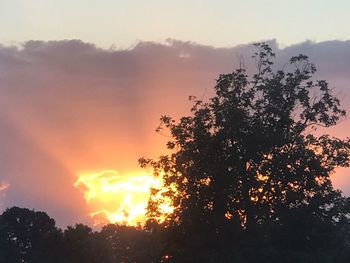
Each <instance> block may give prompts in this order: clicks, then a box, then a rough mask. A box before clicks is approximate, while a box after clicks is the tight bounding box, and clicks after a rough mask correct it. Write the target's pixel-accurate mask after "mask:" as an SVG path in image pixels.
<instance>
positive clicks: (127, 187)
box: [74, 170, 173, 226]
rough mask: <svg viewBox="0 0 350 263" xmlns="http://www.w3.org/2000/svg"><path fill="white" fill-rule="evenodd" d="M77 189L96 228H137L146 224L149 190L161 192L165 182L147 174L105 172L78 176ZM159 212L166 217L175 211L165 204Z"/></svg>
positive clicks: (168, 204) (163, 203)
mask: <svg viewBox="0 0 350 263" xmlns="http://www.w3.org/2000/svg"><path fill="white" fill-rule="evenodd" d="M74 186H76V187H78V188H79V189H81V191H82V192H83V193H84V197H85V200H86V202H87V203H88V205H89V207H90V209H91V211H93V212H92V213H91V214H90V216H91V218H92V219H93V220H94V223H95V225H100V224H106V223H118V224H123V225H128V226H138V225H143V224H144V223H145V220H146V209H147V204H148V200H149V197H150V190H151V189H152V188H156V189H161V188H162V179H161V178H155V177H154V176H151V175H148V174H145V173H132V174H127V175H120V174H119V173H118V172H117V171H115V170H103V171H100V172H95V173H81V174H79V177H78V180H77V181H76V182H75V184H74ZM159 198H161V196H159ZM160 209H161V211H163V212H164V214H169V213H171V212H172V211H173V209H172V207H171V206H170V203H169V202H168V203H167V202H162V206H161V207H160ZM160 221H162V218H160Z"/></svg>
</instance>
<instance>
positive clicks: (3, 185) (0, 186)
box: [0, 182, 10, 192]
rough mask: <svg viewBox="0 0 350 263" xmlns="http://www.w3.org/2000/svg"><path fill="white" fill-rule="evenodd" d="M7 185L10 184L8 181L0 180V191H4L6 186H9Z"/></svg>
mask: <svg viewBox="0 0 350 263" xmlns="http://www.w3.org/2000/svg"><path fill="white" fill-rule="evenodd" d="M9 186H10V184H8V183H4V182H0V192H1V191H5V190H6V189H7V188H9Z"/></svg>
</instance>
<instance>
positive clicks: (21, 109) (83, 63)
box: [0, 40, 350, 225]
mask: <svg viewBox="0 0 350 263" xmlns="http://www.w3.org/2000/svg"><path fill="white" fill-rule="evenodd" d="M269 43H270V44H271V46H272V47H273V48H274V49H275V51H276V53H277V57H278V65H281V66H282V65H283V64H284V63H286V62H287V61H288V58H289V57H291V56H293V55H296V54H299V53H303V54H307V55H309V57H310V58H311V60H312V61H313V62H315V64H316V66H317V68H318V75H317V76H319V77H320V78H322V79H323V78H324V79H327V80H328V81H329V83H330V84H331V86H335V87H337V89H336V92H339V94H341V96H342V97H343V98H344V99H343V102H344V103H343V104H344V106H345V107H347V108H348V109H350V106H349V95H350V87H349V86H348V83H349V81H350V42H349V41H328V42H322V43H313V42H310V41H308V42H304V43H300V44H298V45H293V46H289V47H286V48H283V49H280V48H278V45H277V44H276V42H275V41H270V42H269ZM252 52H253V48H252V46H251V45H241V46H236V47H232V48H214V47H210V46H203V45H198V44H195V43H191V42H180V41H175V40H169V41H167V43H166V44H158V43H152V42H141V43H139V44H138V45H136V46H135V47H134V48H132V49H128V50H106V49H100V48H97V47H95V46H94V45H91V44H87V43H83V42H81V41H79V40H71V41H51V42H42V41H29V42H27V43H25V44H23V45H22V46H20V47H7V46H0V105H1V111H0V145H1V148H0V183H2V182H6V183H9V184H10V187H9V188H8V189H7V190H6V196H5V198H4V200H3V202H4V203H5V205H7V206H11V205H22V206H27V207H30V208H37V209H43V210H45V211H47V212H49V214H50V215H52V216H53V217H55V218H57V219H58V221H59V223H60V224H61V225H65V224H71V223H74V222H76V221H82V220H85V219H84V216H85V215H86V211H85V208H84V201H83V199H82V198H83V197H82V195H81V193H80V192H79V190H78V189H75V188H74V187H73V186H72V185H73V183H74V180H75V178H76V172H77V171H78V170H82V169H95V168H101V169H103V168H116V169H120V170H128V169H131V168H134V167H131V166H135V165H136V160H137V158H138V157H140V156H143V155H146V156H152V155H157V154H159V153H161V152H162V148H160V145H161V143H163V141H164V140H165V139H166V138H165V139H164V138H159V136H157V135H156V134H155V133H154V132H153V131H154V128H155V127H156V126H157V124H158V119H159V116H160V115H161V114H170V115H173V116H174V115H175V116H181V115H183V114H186V113H187V112H188V109H189V107H190V104H189V103H188V101H187V99H186V98H187V97H188V96H189V95H197V96H198V97H199V98H204V99H206V98H208V97H210V96H211V94H212V93H213V90H212V87H213V86H214V85H215V78H217V76H218V74H219V73H227V72H230V71H232V70H233V69H234V68H236V67H237V66H238V65H239V61H240V60H242V59H243V60H244V62H245V63H246V64H247V66H248V68H249V69H253V68H254V66H253V63H252V60H251V54H252ZM349 126H350V123H349V121H347V120H344V121H343V122H342V123H341V125H340V126H339V128H338V129H335V130H334V131H335V133H336V135H339V136H342V137H344V136H346V135H347V132H346V131H347V130H348V129H349V128H350V127H349ZM106 166H107V167H106ZM341 174H342V176H343V178H345V177H346V174H347V172H342V173H341ZM336 182H338V183H337V184H340V183H341V185H342V188H343V189H344V191H345V192H347V193H350V178H349V179H347V180H345V179H341V180H339V181H336ZM0 198H1V197H0Z"/></svg>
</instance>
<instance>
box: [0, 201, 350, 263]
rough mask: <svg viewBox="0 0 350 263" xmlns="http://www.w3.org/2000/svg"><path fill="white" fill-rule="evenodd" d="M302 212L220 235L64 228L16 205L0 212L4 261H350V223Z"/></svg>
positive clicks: (154, 229) (173, 230)
mask: <svg viewBox="0 0 350 263" xmlns="http://www.w3.org/2000/svg"><path fill="white" fill-rule="evenodd" d="M299 212H300V214H294V215H291V218H290V219H289V220H290V221H289V222H290V225H287V226H285V227H283V228H280V227H278V226H277V225H276V226H274V227H273V226H271V228H270V229H269V233H270V236H269V237H268V238H267V237H266V236H261V235H259V232H255V233H254V236H251V235H249V233H247V232H246V231H245V230H244V229H242V228H241V227H239V226H238V225H237V226H236V228H234V227H232V225H231V226H226V227H227V232H226V233H225V237H224V238H220V239H218V238H217V236H216V235H215V231H213V229H202V230H199V229H197V231H198V232H197V233H195V234H194V233H193V232H192V231H191V230H189V231H188V233H189V234H190V233H191V236H190V235H186V233H184V232H182V230H183V229H180V228H163V227H162V226H161V225H153V226H150V225H149V226H148V228H149V229H152V230H147V229H146V228H144V229H141V228H135V227H128V226H120V225H115V224H109V225H106V226H104V227H102V229H101V230H99V231H93V230H92V229H91V228H90V227H89V226H86V225H83V224H76V225H75V226H69V227H67V228H66V229H65V230H62V229H59V228H57V227H56V225H55V221H54V219H52V218H50V217H49V216H48V215H47V214H46V213H44V212H36V211H33V210H29V209H26V208H19V207H12V208H9V209H7V210H6V211H5V212H3V214H2V215H0V262H1V263H17V262H18V263H20V262H21V263H56V262H57V263H80V262H81V263H117V262H120V263H121V262H124V263H127V262H141V263H143V262H145V263H150V262H238V263H243V262H259V263H263V262H266V263H267V262H293V263H297V262H301V263H304V262H306V263H307V262H310V263H311V262H320V263H322V262H329V263H336V262H341V263H342V262H344V263H347V262H349V259H350V226H349V224H339V225H331V224H328V223H327V222H323V223H322V222H316V221H315V222H310V221H305V219H306V217H305V215H303V214H302V212H301V211H299ZM308 218H309V217H308ZM315 223H317V224H315ZM194 229H195V227H194ZM260 233H266V231H265V230H261V231H260Z"/></svg>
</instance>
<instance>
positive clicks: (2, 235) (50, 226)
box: [0, 207, 61, 263]
mask: <svg viewBox="0 0 350 263" xmlns="http://www.w3.org/2000/svg"><path fill="white" fill-rule="evenodd" d="M60 238H61V232H60V231H59V230H58V229H57V228H56V226H55V221H54V220H53V219H52V218H50V217H49V216H48V215H47V214H46V213H44V212H35V211H32V210H29V209H26V208H19V207H12V208H10V209H7V210H6V211H5V212H4V213H3V214H2V215H0V262H26V263H29V262H60V260H59V258H58V257H57V256H58V255H59V254H58V253H56V252H57V251H58V250H59V240H60ZM53 245H54V246H53Z"/></svg>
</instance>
